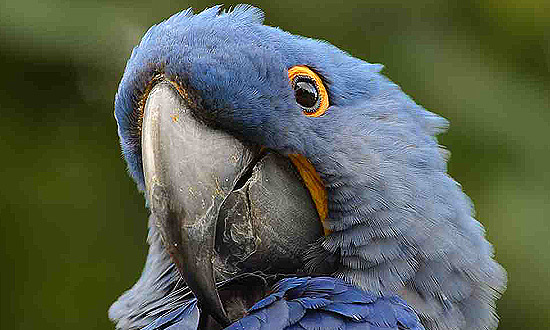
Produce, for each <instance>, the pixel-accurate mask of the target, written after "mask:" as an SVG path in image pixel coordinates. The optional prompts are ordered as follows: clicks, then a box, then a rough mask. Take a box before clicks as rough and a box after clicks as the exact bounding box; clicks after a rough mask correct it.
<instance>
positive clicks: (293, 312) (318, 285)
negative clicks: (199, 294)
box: [227, 277, 424, 330]
mask: <svg viewBox="0 0 550 330" xmlns="http://www.w3.org/2000/svg"><path fill="white" fill-rule="evenodd" d="M240 329H250V330H253V329H257V330H260V329H262V330H263V329H306V330H314V329H316V330H332V329H341V330H344V329H417V330H420V329H424V328H423V327H422V325H421V324H420V321H419V319H418V317H417V316H416V314H415V312H414V311H413V310H412V308H411V307H409V306H408V305H407V304H406V303H405V301H403V300H402V299H401V298H399V297H397V296H387V297H378V296H376V295H374V294H372V293H368V292H365V291H362V290H359V289H357V288H356V287H354V286H352V285H350V284H347V283H345V282H343V281H341V280H337V279H334V278H330V277H317V278H315V277H314V278H310V277H303V278H288V279H284V280H281V281H280V282H279V283H277V285H276V286H275V288H274V289H273V293H272V294H271V295H269V296H268V297H266V298H265V299H264V300H262V301H260V302H258V303H257V304H256V305H254V306H253V307H252V308H250V310H249V314H248V315H247V316H245V317H244V318H243V319H241V320H239V321H237V322H235V323H234V324H232V325H231V326H230V327H228V328H227V330H240Z"/></svg>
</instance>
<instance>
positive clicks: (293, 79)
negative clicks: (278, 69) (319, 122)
mask: <svg viewBox="0 0 550 330" xmlns="http://www.w3.org/2000/svg"><path fill="white" fill-rule="evenodd" d="M288 78H289V79H290V83H291V85H292V88H293V89H294V97H295V98H296V102H297V103H298V104H299V105H300V107H301V108H302V110H303V112H304V114H305V115H306V116H309V117H319V116H321V115H322V114H324V113H325V111H327V108H328V105H329V102H328V93H327V90H326V89H325V86H324V85H323V81H322V80H321V78H319V76H318V75H317V74H316V73H315V72H313V71H312V70H311V69H310V68H308V67H307V66H303V65H296V66H293V67H292V68H290V69H288Z"/></svg>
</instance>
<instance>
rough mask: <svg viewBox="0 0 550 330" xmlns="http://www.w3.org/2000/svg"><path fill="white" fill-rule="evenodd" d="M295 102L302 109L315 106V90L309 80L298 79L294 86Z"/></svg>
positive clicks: (316, 95) (316, 94) (316, 96)
mask: <svg viewBox="0 0 550 330" xmlns="http://www.w3.org/2000/svg"><path fill="white" fill-rule="evenodd" d="M294 95H295V97H296V102H298V104H299V105H301V106H302V107H304V108H313V107H314V106H315V105H316V104H317V98H318V93H317V88H316V87H315V83H314V82H313V81H311V79H310V78H303V77H298V78H297V79H296V83H295V84H294Z"/></svg>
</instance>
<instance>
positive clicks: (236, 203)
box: [141, 81, 323, 326]
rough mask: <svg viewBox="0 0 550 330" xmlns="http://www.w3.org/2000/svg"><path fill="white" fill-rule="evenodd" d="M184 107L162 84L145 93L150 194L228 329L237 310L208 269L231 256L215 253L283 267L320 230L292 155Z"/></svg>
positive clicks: (168, 240) (195, 287)
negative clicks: (230, 308)
mask: <svg viewBox="0 0 550 330" xmlns="http://www.w3.org/2000/svg"><path fill="white" fill-rule="evenodd" d="M190 108H191V107H190V104H189V103H188V101H187V100H186V98H185V96H184V93H182V92H181V90H179V89H178V88H177V86H176V87H175V85H174V84H172V83H171V82H168V81H162V82H159V83H157V84H156V85H155V86H154V87H153V88H152V90H151V92H150V93H149V94H148V96H147V99H146V102H145V105H144V109H143V120H142V137H141V139H142V159H143V171H144V175H145V186H146V198H147V201H148V203H149V206H150V209H151V212H152V215H153V216H154V217H155V219H156V225H157V226H158V227H159V229H160V232H161V235H162V238H163V241H164V244H165V247H166V249H167V251H168V252H169V254H170V255H171V257H172V259H173V261H174V262H175V264H176V265H177V267H178V268H179V270H180V272H181V274H182V276H183V277H184V279H185V281H186V283H187V285H188V286H189V287H190V288H191V290H192V291H193V293H194V294H195V296H196V297H197V298H198V300H199V305H200V307H201V309H202V310H203V311H206V312H207V313H209V314H210V315H212V317H214V318H215V319H216V321H217V322H218V323H220V324H221V325H224V326H226V325H228V324H229V323H230V322H231V319H232V318H233V317H232V316H228V315H227V313H226V312H225V310H224V305H223V304H222V301H221V300H220V297H219V295H218V292H217V290H216V279H215V274H214V273H215V271H216V273H219V272H220V271H219V269H218V267H221V268H223V267H226V266H227V265H223V262H224V261H227V260H233V259H231V258H220V255H225V256H227V255H228V254H232V253H233V254H234V252H233V251H235V249H236V250H238V251H240V252H242V253H241V257H240V259H239V260H237V261H238V262H237V263H238V265H239V267H241V269H246V270H247V271H254V270H262V269H254V268H255V267H256V266H257V265H259V264H262V263H264V264H267V265H272V264H274V263H278V264H283V265H287V266H289V265H292V264H293V262H294V264H296V263H297V261H296V260H294V259H297V258H300V254H301V252H302V251H303V250H305V249H307V247H308V245H307V244H308V243H311V242H313V241H315V240H316V239H317V238H318V237H320V236H322V235H323V229H322V226H321V223H320V222H319V217H318V213H317V210H316V208H315V205H314V204H313V203H312V200H311V197H310V195H309V193H308V190H307V189H306V188H304V184H303V182H302V181H301V179H300V175H298V174H297V172H296V170H295V169H294V167H293V166H292V165H290V164H291V163H290V160H289V159H288V158H286V157H283V156H280V155H276V154H275V155H274V154H270V153H268V152H266V151H265V150H262V149H261V148H259V147H255V146H249V145H246V144H244V143H243V142H241V141H239V140H238V139H236V138H234V137H232V136H230V135H229V134H226V133H224V132H221V131H219V130H215V129H212V128H210V127H209V126H207V125H206V124H204V123H202V122H200V121H198V120H196V119H195V118H194V117H193V114H192V112H191V110H190ZM281 159H282V160H281ZM244 188H246V193H243V189H244ZM247 244H248V245H250V246H251V247H250V248H246V245H247ZM243 251H244V252H243ZM271 251H282V252H281V253H280V255H279V256H278V255H277V254H276V253H270V252H271ZM289 256H290V257H289ZM278 258H279V259H278ZM281 258H282V259H284V258H287V259H288V260H285V262H282V263H281V262H280V261H281V260H282V259H281ZM220 260H222V262H221V264H222V265H221V266H220V265H219V264H220ZM300 261H301V260H300ZM268 267H269V266H268ZM226 268H227V267H226ZM231 270H232V271H234V270H235V267H232V268H231Z"/></svg>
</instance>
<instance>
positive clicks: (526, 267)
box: [0, 0, 550, 329]
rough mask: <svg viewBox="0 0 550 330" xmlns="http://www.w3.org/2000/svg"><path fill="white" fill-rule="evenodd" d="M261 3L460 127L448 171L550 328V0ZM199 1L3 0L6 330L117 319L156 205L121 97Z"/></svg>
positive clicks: (512, 284) (511, 317) (533, 318)
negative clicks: (173, 25)
mask: <svg viewBox="0 0 550 330" xmlns="http://www.w3.org/2000/svg"><path fill="white" fill-rule="evenodd" d="M516 2H518V3H519V2H520V1H512V0H480V1H469V0H466V1H462V2H461V3H460V4H456V3H454V2H453V1H422V0H416V1H395V0H391V1H347V2H345V3H344V4H337V3H330V4H329V3H322V2H318V1H309V0H301V1H291V0H280V1H267V0H266V1H255V4H256V5H258V6H259V7H261V8H263V10H264V11H265V13H266V23H267V24H269V25H273V26H280V27H281V28H283V29H284V30H288V31H291V32H293V33H296V34H301V35H305V36H311V37H316V38H322V39H326V40H328V41H329V42H331V43H333V44H334V45H336V46H338V47H340V48H342V49H345V50H347V51H349V52H350V53H351V54H353V55H354V56H357V57H360V58H362V59H365V60H367V61H369V62H379V63H383V64H385V65H386V69H385V73H386V74H387V75H388V76H389V77H390V78H391V79H393V80H394V81H396V82H397V83H398V84H399V85H401V86H402V88H403V89H404V91H405V92H407V93H408V94H409V95H411V96H413V97H414V98H415V100H416V101H417V102H418V103H420V104H422V105H424V106H425V107H426V108H428V109H430V110H432V111H435V112H437V113H439V114H441V115H443V116H445V117H446V118H448V119H450V121H451V124H452V125H451V129H450V131H449V132H448V133H447V134H445V135H443V136H441V139H440V140H441V142H442V144H444V145H446V146H447V147H448V148H449V149H450V150H451V151H452V153H453V154H452V158H451V161H450V164H449V170H450V173H451V175H452V176H453V177H455V178H456V179H457V180H458V181H459V182H461V183H462V185H463V188H464V189H465V191H466V192H467V193H468V195H469V196H470V197H471V198H472V200H473V201H474V202H475V204H476V210H477V218H478V219H479V220H480V221H481V222H482V223H484V224H485V226H486V228H487V236H488V237H489V239H490V241H491V242H493V243H494V245H495V248H496V253H497V259H498V260H499V261H500V262H501V263H502V264H503V265H504V266H505V267H506V269H507V270H508V273H509V287H508V291H507V292H506V293H505V295H504V297H503V298H502V299H501V300H500V301H499V304H498V309H499V314H500V315H501V318H502V320H501V326H500V329H527V328H529V329H548V328H549V324H550V316H549V308H548V306H550V290H549V289H548V286H549V282H550V271H549V268H550V249H549V247H550V243H549V241H550V230H549V228H550V226H549V225H548V224H547V223H546V219H545V216H546V215H548V213H549V211H550V198H549V196H548V195H549V194H548V190H549V188H550V170H549V160H550V156H549V150H550V148H549V147H550V146H549V133H548V130H549V123H550V111H549V110H550V93H549V90H550V73H549V71H550V70H549V67H550V2H548V1H545V0H529V1H521V5H518V4H517V3H516ZM211 4H212V3H210V2H199V1H189V2H185V1H179V2H178V3H174V2H173V1H155V4H154V5H152V4H151V3H149V2H146V1H142V0H133V1H106V0H104V1H86V0H84V1H62V0H41V1H38V2H37V1H30V0H3V1H2V2H0V72H1V75H2V78H3V79H1V80H0V84H1V86H0V109H1V116H0V155H2V156H0V157H1V159H2V162H1V163H2V165H1V167H0V169H1V173H2V189H0V215H1V218H2V220H1V224H2V231H1V235H2V237H1V244H2V245H3V246H2V249H1V251H0V253H1V255H0V258H1V262H2V271H1V272H0V274H1V275H0V276H1V287H0V289H1V293H2V294H1V313H2V315H1V319H0V322H1V323H0V328H2V329H75V328H76V329H113V325H112V324H111V323H110V321H109V320H108V319H107V308H108V307H109V305H110V304H111V302H113V301H114V300H115V299H116V298H117V296H118V295H120V294H121V293H122V292H123V291H124V290H125V289H127V288H129V287H130V286H131V285H132V284H133V283H134V281H135V280H136V278H137V277H138V275H139V273H140V271H141V268H142V265H143V262H144V258H145V254H146V249H147V245H146V243H145V239H146V219H147V210H146V209H145V207H144V201H143V198H142V196H141V195H140V194H139V193H138V192H137V191H136V189H135V186H134V183H133V182H132V181H131V180H130V178H129V177H128V176H127V175H126V171H125V164H124V163H123V160H122V158H121V156H120V151H119V148H118V140H117V134H116V125H115V121H114V119H113V115H112V111H113V97H114V94H115V90H116V88H117V84H118V82H119V80H120V78H121V74H122V72H123V69H124V65H125V62H126V60H127V58H128V56H129V54H130V51H131V49H132V47H133V45H135V44H136V43H138V42H139V40H140V37H141V35H143V33H144V32H145V31H146V29H147V28H148V27H149V26H150V25H152V24H154V23H157V22H159V21H161V20H163V19H165V18H167V17H168V16H170V15H171V14H173V13H175V12H177V11H179V10H181V9H185V8H187V7H190V6H191V7H194V8H195V9H197V10H201V9H203V8H204V7H206V6H209V5H211Z"/></svg>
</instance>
